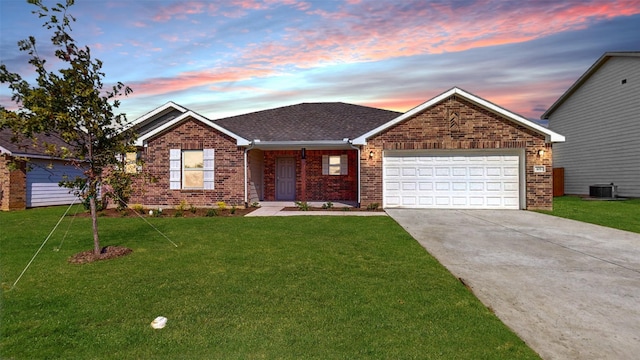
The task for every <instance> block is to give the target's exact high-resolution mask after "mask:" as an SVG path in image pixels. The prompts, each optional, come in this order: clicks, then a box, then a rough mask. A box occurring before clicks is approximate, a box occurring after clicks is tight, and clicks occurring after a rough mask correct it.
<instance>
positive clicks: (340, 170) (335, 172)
mask: <svg viewBox="0 0 640 360" xmlns="http://www.w3.org/2000/svg"><path fill="white" fill-rule="evenodd" d="M336 158H337V159H338V160H339V162H338V163H337V164H336V163H334V164H332V163H331V160H332V159H336ZM348 174H349V157H348V155H347V154H340V155H322V175H328V176H340V175H343V176H344V175H348Z"/></svg>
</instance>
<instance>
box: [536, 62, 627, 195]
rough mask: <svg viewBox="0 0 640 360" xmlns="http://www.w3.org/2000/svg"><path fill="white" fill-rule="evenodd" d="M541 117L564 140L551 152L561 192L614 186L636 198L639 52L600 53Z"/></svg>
mask: <svg viewBox="0 0 640 360" xmlns="http://www.w3.org/2000/svg"><path fill="white" fill-rule="evenodd" d="M542 118H543V119H548V120H549V128H550V129H552V130H553V131H557V132H560V133H562V134H564V135H566V137H567V142H566V143H563V144H557V145H556V146H554V152H553V162H554V164H553V165H554V167H558V168H564V184H565V189H564V191H565V192H566V193H568V194H589V190H590V186H591V185H597V184H611V183H613V184H615V185H616V186H617V191H618V195H620V196H629V197H640V52H608V53H605V54H604V55H602V56H601V57H600V58H599V59H598V60H597V61H596V62H595V63H594V64H593V65H592V66H591V67H590V68H589V69H588V70H587V71H586V72H585V73H584V74H583V75H582V76H581V77H580V78H579V79H578V80H577V81H576V82H575V83H574V84H573V85H572V86H571V87H570V88H569V89H568V90H567V91H566V92H565V93H564V94H563V95H562V96H561V97H560V98H559V99H558V100H557V101H556V102H555V103H554V104H553V105H552V106H551V107H550V108H549V110H547V111H546V112H545V113H544V114H543V115H542Z"/></svg>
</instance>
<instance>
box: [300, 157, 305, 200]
mask: <svg viewBox="0 0 640 360" xmlns="http://www.w3.org/2000/svg"><path fill="white" fill-rule="evenodd" d="M300 155H301V156H300V182H301V185H300V200H301V201H306V200H307V150H306V149H305V148H302V150H301V154H300Z"/></svg>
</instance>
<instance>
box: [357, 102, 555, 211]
mask: <svg viewBox="0 0 640 360" xmlns="http://www.w3.org/2000/svg"><path fill="white" fill-rule="evenodd" d="M455 114H457V115H455ZM422 149H429V150H454V149H455V150H481V149H524V151H525V168H526V174H525V176H526V187H527V188H526V207H527V209H551V207H552V201H553V182H552V181H553V179H552V166H551V165H552V164H551V158H552V157H551V153H552V148H551V144H545V141H544V136H543V135H540V134H538V133H536V132H534V131H532V130H529V129H527V128H525V127H523V126H520V125H517V124H515V123H513V122H512V121H510V120H506V119H504V118H502V117H500V116H498V115H495V114H494V113H492V112H490V111H487V110H485V109H484V108H482V107H479V106H476V105H474V104H472V103H470V102H468V101H466V100H464V99H461V98H458V97H452V98H451V99H450V100H445V101H443V102H441V103H439V104H436V105H434V106H432V107H431V108H429V109H427V110H425V111H424V112H422V113H420V114H418V115H416V116H414V117H413V118H410V119H407V120H405V121H403V122H402V123H400V124H398V125H396V126H394V127H393V128H391V129H389V130H387V131H385V132H383V133H381V134H379V135H377V136H375V137H374V138H372V139H369V141H368V144H367V145H366V146H364V147H363V149H362V152H361V158H360V161H361V175H362V177H361V191H362V193H361V204H362V206H367V205H368V204H371V203H379V204H382V151H383V150H422ZM540 149H544V150H545V154H544V155H543V156H542V157H540V156H539V155H538V150H540ZM370 151H373V152H374V156H373V158H371V159H370V158H369V152H370ZM533 165H545V166H546V172H544V173H534V172H533Z"/></svg>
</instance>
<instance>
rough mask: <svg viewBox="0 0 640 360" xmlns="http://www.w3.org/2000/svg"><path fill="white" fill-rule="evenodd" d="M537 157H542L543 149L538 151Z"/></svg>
mask: <svg viewBox="0 0 640 360" xmlns="http://www.w3.org/2000/svg"><path fill="white" fill-rule="evenodd" d="M538 156H541V157H542V156H544V150H543V149H540V150H538Z"/></svg>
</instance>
